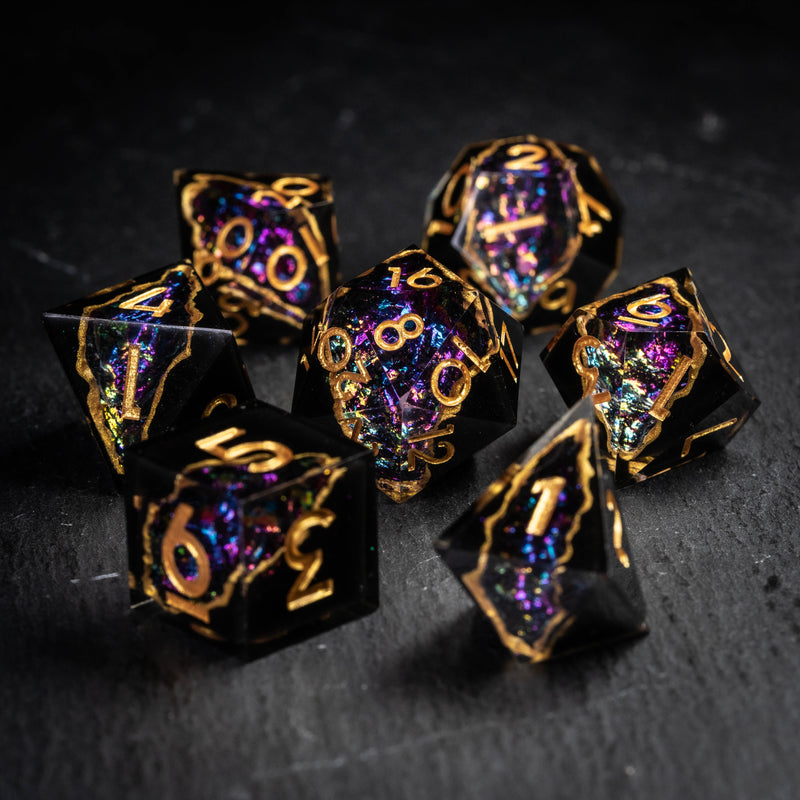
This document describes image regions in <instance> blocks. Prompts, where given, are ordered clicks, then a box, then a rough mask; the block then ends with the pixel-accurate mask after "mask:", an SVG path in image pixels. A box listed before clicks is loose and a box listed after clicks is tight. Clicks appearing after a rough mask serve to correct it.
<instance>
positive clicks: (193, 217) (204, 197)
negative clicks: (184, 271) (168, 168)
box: [174, 170, 339, 344]
mask: <svg viewBox="0 0 800 800" xmlns="http://www.w3.org/2000/svg"><path fill="white" fill-rule="evenodd" d="M174 182H175V186H176V191H177V196H178V207H179V220H180V223H179V224H180V236H181V246H182V248H183V253H182V254H183V256H184V257H186V258H189V259H191V260H192V262H193V263H194V267H195V269H196V270H197V272H198V273H199V275H200V277H201V279H202V281H203V283H205V285H206V286H208V287H209V288H210V290H211V291H212V292H213V293H214V295H215V297H216V299H217V302H218V304H219V306H220V309H221V310H222V312H223V314H224V315H225V317H226V318H227V319H228V321H229V323H230V324H231V327H232V328H233V330H234V333H235V334H236V337H237V342H238V343H239V344H245V343H247V342H253V343H255V342H267V341H289V340H292V339H294V338H296V336H297V335H298V333H299V331H300V328H301V327H302V324H303V320H304V319H305V316H306V314H307V313H308V312H309V311H310V310H311V309H312V308H314V306H316V305H317V304H318V303H319V302H321V301H322V300H323V299H324V298H325V297H326V296H327V295H328V293H329V292H330V290H331V288H332V286H334V285H336V284H338V283H339V257H338V239H337V234H336V217H335V214H334V206H333V189H332V184H331V181H330V180H329V179H328V178H326V177H324V176H322V175H316V174H311V175H296V174H286V173H280V174H271V175H257V174H253V173H235V172H226V173H218V172H199V171H192V170H178V171H176V172H175V175H174Z"/></svg>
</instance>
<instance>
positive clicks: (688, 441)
mask: <svg viewBox="0 0 800 800" xmlns="http://www.w3.org/2000/svg"><path fill="white" fill-rule="evenodd" d="M738 421H739V418H738V417H734V418H733V419H728V420H725V422H720V423H719V424H718V425H712V426H711V427H710V428H706V429H705V430H702V431H698V432H697V433H690V434H689V435H688V436H687V437H686V438H685V439H684V440H683V448H682V449H681V458H686V456H688V455H689V451H690V450H691V449H692V442H694V441H695V439H700V438H701V437H703V436H708V435H709V434H711V433H716V432H717V431H722V430H725V428H730V427H731V425H735V424H736V423H737V422H738Z"/></svg>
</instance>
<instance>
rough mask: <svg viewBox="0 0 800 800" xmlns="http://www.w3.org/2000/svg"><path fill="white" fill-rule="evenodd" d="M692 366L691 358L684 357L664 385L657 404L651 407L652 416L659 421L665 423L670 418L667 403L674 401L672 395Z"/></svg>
mask: <svg viewBox="0 0 800 800" xmlns="http://www.w3.org/2000/svg"><path fill="white" fill-rule="evenodd" d="M691 366H692V359H691V358H689V356H682V357H681V360H680V361H679V362H678V363H677V364H676V366H675V368H674V369H673V370H672V374H671V375H670V376H669V379H668V380H667V382H666V383H665V384H664V388H663V389H662V390H661V391H660V392H659V394H658V397H657V398H656V401H655V403H653V405H652V406H651V407H650V412H649V413H650V416H651V417H655V418H656V419H657V420H660V421H661V422H663V421H664V420H665V419H666V418H667V417H668V416H669V409H668V408H667V403H670V402H671V400H672V395H673V394H674V393H675V390H676V389H677V388H678V384H679V383H680V382H681V379H682V378H683V376H684V375H685V374H686V370H688V369H689V367H691Z"/></svg>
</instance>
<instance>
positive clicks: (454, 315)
mask: <svg viewBox="0 0 800 800" xmlns="http://www.w3.org/2000/svg"><path fill="white" fill-rule="evenodd" d="M522 338H523V332H522V327H521V326H520V324H519V323H518V322H517V321H516V320H514V319H513V318H512V317H510V316H509V315H508V314H506V313H505V312H504V311H502V310H501V309H500V308H498V307H497V306H495V305H494V304H493V303H492V302H491V301H490V300H489V299H488V298H487V297H486V296H485V295H484V294H483V293H482V292H480V291H478V290H476V289H474V288H473V287H471V286H469V285H468V284H466V283H465V282H464V281H462V280H461V279H460V278H458V276H456V275H455V274H454V273H452V272H450V271H449V270H447V269H445V268H444V267H443V266H442V265H441V264H439V263H438V262H437V261H435V260H434V259H432V258H431V257H430V256H429V255H428V254H427V253H425V252H424V251H422V250H420V249H418V248H416V247H414V246H412V247H410V248H408V249H406V250H403V251H401V252H399V253H397V254H396V255H394V256H392V257H391V258H389V259H387V260H386V261H385V262H383V263H381V264H378V265H377V266H375V267H373V268H372V269H369V270H367V271H366V272H364V273H362V274H361V275H359V276H358V277H356V278H354V279H353V280H350V281H347V282H346V283H344V284H343V285H342V286H340V287H338V288H337V289H335V290H334V291H333V292H332V293H331V295H330V296H329V297H328V299H327V300H326V301H325V303H323V304H322V305H320V306H319V307H317V309H315V311H314V312H313V313H312V314H311V315H310V316H309V317H308V319H307V320H306V325H305V328H304V331H303V339H302V344H301V349H300V358H299V364H298V368H297V377H296V381H295V390H294V399H293V404H292V409H293V411H294V412H295V413H297V414H299V415H302V416H305V417H310V418H313V419H315V420H319V421H320V423H321V424H326V425H328V427H329V428H330V429H332V430H336V431H338V432H339V433H340V434H342V435H344V436H347V437H348V438H351V439H353V440H354V441H358V442H360V443H361V444H363V445H364V446H366V447H368V448H370V450H371V451H372V452H373V454H374V456H375V461H376V475H377V485H378V488H379V489H380V490H381V491H382V492H384V493H385V494H386V495H387V496H388V497H390V498H392V499H393V500H395V501H397V502H402V501H405V500H408V499H409V498H410V497H413V496H414V495H416V494H417V493H418V492H420V491H421V490H422V489H423V488H424V487H425V486H426V485H427V484H428V482H429V481H430V480H431V477H432V475H433V474H434V473H433V470H435V471H436V473H435V474H436V475H438V476H441V475H443V474H444V473H445V472H446V471H448V470H449V469H451V468H453V467H454V466H455V465H456V464H458V463H460V462H461V461H463V460H464V459H465V458H466V457H467V456H469V455H471V454H472V453H474V452H476V451H477V450H478V449H480V448H481V447H483V446H485V445H487V444H488V443H489V442H491V441H493V440H494V439H496V438H497V437H498V436H500V435H501V434H503V433H505V432H506V431H508V430H510V429H511V428H512V427H513V426H514V425H515V424H516V410H517V397H518V377H519V367H520V363H519V353H520V352H521V344H522Z"/></svg>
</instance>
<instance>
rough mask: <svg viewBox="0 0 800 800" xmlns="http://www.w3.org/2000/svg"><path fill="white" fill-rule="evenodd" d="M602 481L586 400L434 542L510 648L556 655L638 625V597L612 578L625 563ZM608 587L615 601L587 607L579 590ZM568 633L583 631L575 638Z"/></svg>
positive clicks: (531, 655) (542, 656)
mask: <svg viewBox="0 0 800 800" xmlns="http://www.w3.org/2000/svg"><path fill="white" fill-rule="evenodd" d="M609 486H610V483H609V481H608V478H607V477H606V476H605V475H604V473H603V472H602V463H601V461H600V459H599V458H598V452H597V440H596V433H595V424H594V414H593V410H592V404H591V401H588V400H585V401H582V402H581V403H580V404H578V405H577V406H576V407H575V408H574V409H573V410H572V411H571V412H570V413H568V414H567V415H565V417H564V418H562V420H560V421H559V422H558V423H557V424H556V425H555V426H554V427H553V428H551V430H549V431H548V432H547V433H546V434H545V435H544V436H543V437H542V438H541V439H540V440H539V441H537V442H536V443H535V444H534V445H533V446H532V447H531V448H530V449H529V450H528V451H527V453H526V454H525V456H524V457H523V458H522V459H521V460H520V461H519V462H518V463H515V464H512V465H511V466H510V467H509V468H508V469H507V470H506V471H505V473H504V474H503V475H502V476H501V477H500V478H498V480H496V481H495V482H494V483H493V484H492V485H491V486H490V487H489V488H488V490H487V491H486V492H485V493H484V494H483V496H482V497H481V498H479V499H478V500H477V501H476V502H475V504H474V505H473V506H472V508H471V509H470V511H468V512H467V513H466V514H465V515H464V516H463V517H462V518H461V519H460V520H458V521H457V522H456V523H455V524H454V525H452V526H451V527H450V528H449V529H448V530H447V531H446V532H445V533H444V535H443V536H442V537H441V538H440V539H439V541H438V542H437V544H436V548H437V551H438V552H439V553H440V555H441V556H442V558H443V559H444V561H445V562H446V563H447V564H448V566H450V568H451V569H453V571H454V572H455V573H456V575H458V577H459V578H460V580H461V581H462V582H463V584H464V586H465V587H466V589H467V590H468V591H469V592H470V594H471V595H472V596H473V598H474V599H475V601H476V602H477V604H478V605H479V607H480V608H481V610H482V611H483V612H484V614H486V616H487V617H488V618H489V620H490V621H491V622H492V623H493V625H494V627H495V629H496V631H497V634H498V636H499V637H500V640H501V641H502V642H503V644H504V645H505V646H506V647H507V648H508V649H509V650H510V651H511V652H512V653H514V654H516V655H518V656H520V657H522V658H525V659H529V660H532V661H543V660H546V659H548V658H551V657H553V656H554V655H557V654H559V653H561V652H564V651H565V648H564V646H563V644H562V642H564V641H567V640H569V642H570V644H569V648H568V649H569V650H574V649H576V648H579V647H584V646H588V645H590V644H596V643H597V642H598V641H600V640H602V639H603V638H604V635H603V634H602V631H603V630H606V631H613V632H614V638H617V637H618V636H619V635H620V632H621V631H627V633H628V634H629V635H633V634H637V633H641V632H642V631H643V624H644V619H643V608H637V605H638V602H639V601H638V599H637V598H633V597H631V598H629V599H627V600H626V599H625V595H624V592H621V591H620V590H619V587H618V586H616V584H615V582H614V580H613V579H612V578H611V576H612V574H613V573H615V572H617V571H619V570H629V569H630V558H629V556H628V554H627V552H626V551H625V549H624V546H623V543H622V525H621V518H620V517H619V514H618V511H617V509H616V504H615V502H614V498H613V493H612V492H611V490H610V488H609ZM576 575H579V576H580V577H581V579H580V581H577V582H576V581H575V580H574V578H575V576H576ZM611 584H614V585H615V588H614V595H615V602H614V603H609V602H605V600H604V601H603V603H601V604H600V605H598V602H593V603H592V604H591V605H590V606H588V607H587V606H586V604H585V602H584V601H585V596H584V595H585V593H588V592H593V593H595V594H597V595H598V599H599V598H600V595H603V598H605V594H606V589H605V588H602V589H600V591H599V592H598V588H599V587H608V586H610V585H611ZM620 598H622V599H621V600H620ZM601 606H602V608H601ZM598 615H599V617H600V618H602V617H604V616H608V617H609V618H608V619H605V620H604V621H603V620H602V619H601V621H602V622H603V624H601V625H598V624H597V619H593V620H592V624H591V625H590V626H587V625H586V618H588V617H589V616H594V617H597V616H598ZM576 626H577V628H576ZM571 629H579V630H583V629H586V630H587V631H589V630H591V633H587V635H586V636H584V637H583V638H582V639H580V640H579V641H575V639H574V636H571V637H570V636H568V632H569V631H570V630H571ZM598 632H600V633H599V634H598Z"/></svg>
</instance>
